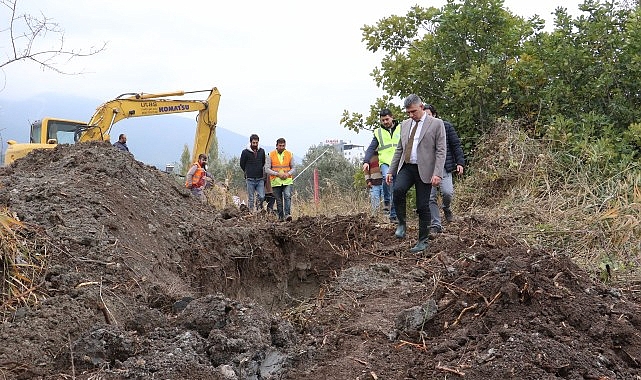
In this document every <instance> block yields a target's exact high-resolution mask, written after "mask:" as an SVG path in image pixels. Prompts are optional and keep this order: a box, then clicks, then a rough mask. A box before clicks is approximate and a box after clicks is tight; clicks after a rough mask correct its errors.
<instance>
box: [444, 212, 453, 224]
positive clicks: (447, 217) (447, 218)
mask: <svg viewBox="0 0 641 380" xmlns="http://www.w3.org/2000/svg"><path fill="white" fill-rule="evenodd" d="M443 214H445V221H446V222H448V223H452V221H453V220H454V215H452V210H450V209H449V208H444V209H443Z"/></svg>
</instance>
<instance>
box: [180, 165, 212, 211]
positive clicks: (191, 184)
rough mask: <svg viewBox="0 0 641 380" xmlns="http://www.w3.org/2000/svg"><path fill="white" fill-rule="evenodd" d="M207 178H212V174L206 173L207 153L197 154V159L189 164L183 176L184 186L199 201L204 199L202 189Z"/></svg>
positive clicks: (205, 184)
mask: <svg viewBox="0 0 641 380" xmlns="http://www.w3.org/2000/svg"><path fill="white" fill-rule="evenodd" d="M208 178H212V176H211V174H209V173H207V155H206V154H204V153H201V154H199V155H198V161H196V162H194V163H193V164H192V165H191V167H190V168H189V171H188V172H187V175H186V176H185V187H187V188H188V189H191V194H192V195H193V196H195V197H196V198H198V199H199V200H200V201H201V202H205V201H206V199H205V192H204V190H205V187H206V186H207V182H208Z"/></svg>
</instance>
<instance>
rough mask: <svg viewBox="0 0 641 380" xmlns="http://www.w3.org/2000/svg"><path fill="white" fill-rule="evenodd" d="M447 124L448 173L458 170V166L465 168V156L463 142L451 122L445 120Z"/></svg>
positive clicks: (446, 157) (446, 156) (446, 162)
mask: <svg viewBox="0 0 641 380" xmlns="http://www.w3.org/2000/svg"><path fill="white" fill-rule="evenodd" d="M443 124H445V134H446V136H447V137H446V140H447V142H446V145H447V154H446V155H445V171H446V172H448V173H451V172H453V171H454V170H456V165H461V166H465V156H464V155H463V148H462V147H461V140H460V139H459V137H458V134H456V130H455V129H454V126H453V125H452V124H450V122H448V121H445V120H443Z"/></svg>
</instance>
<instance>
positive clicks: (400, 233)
mask: <svg viewBox="0 0 641 380" xmlns="http://www.w3.org/2000/svg"><path fill="white" fill-rule="evenodd" d="M396 218H397V220H398V225H397V226H396V232H395V233H394V235H396V237H397V238H399V239H402V238H404V237H405V216H404V215H399V214H396Z"/></svg>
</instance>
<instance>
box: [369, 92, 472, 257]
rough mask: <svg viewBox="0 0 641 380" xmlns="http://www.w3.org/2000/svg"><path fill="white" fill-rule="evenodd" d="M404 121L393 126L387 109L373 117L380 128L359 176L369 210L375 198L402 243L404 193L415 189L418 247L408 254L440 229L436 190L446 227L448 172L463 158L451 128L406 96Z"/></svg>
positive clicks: (450, 187)
mask: <svg viewBox="0 0 641 380" xmlns="http://www.w3.org/2000/svg"><path fill="white" fill-rule="evenodd" d="M403 106H404V108H405V111H406V112H407V114H408V115H409V118H408V119H406V120H404V121H403V122H402V123H400V124H399V123H398V122H397V121H396V120H394V117H393V115H392V112H391V111H390V110H389V109H383V110H381V112H380V113H379V116H380V122H381V126H380V127H379V128H377V129H375V130H374V138H373V139H372V142H371V143H370V145H369V147H368V148H367V150H366V152H365V157H364V159H363V161H364V163H363V171H364V172H365V178H366V179H367V181H368V187H369V188H370V196H371V197H370V199H371V203H372V210H373V211H378V208H379V206H380V198H381V195H382V197H383V205H384V208H383V209H384V210H385V211H386V212H387V211H389V218H390V221H392V222H397V223H398V224H397V227H396V231H395V235H396V237H397V238H399V239H403V238H405V232H406V223H407V222H406V220H407V219H406V216H407V192H408V191H409V189H410V188H411V187H412V186H414V187H415V189H416V212H417V214H418V218H419V226H418V242H417V243H416V245H415V246H414V247H412V248H411V249H410V251H411V252H414V253H417V252H421V251H424V250H425V249H427V246H428V240H429V234H430V231H431V232H433V233H440V232H441V231H442V229H443V227H442V224H441V218H440V208H439V206H438V203H437V202H438V200H437V198H438V192H439V190H440V193H441V198H442V207H443V214H444V216H445V220H446V221H447V222H452V220H453V215H452V211H451V203H452V198H453V195H454V186H453V182H452V172H454V171H456V173H458V174H462V173H463V169H464V166H465V157H464V155H463V149H462V148H461V143H460V140H459V137H458V135H457V133H456V130H455V129H454V127H453V126H452V125H451V124H450V123H448V122H446V121H443V120H441V119H439V118H438V113H437V112H436V109H435V108H434V106H432V105H426V104H423V101H422V100H421V98H420V97H419V96H418V95H415V94H412V95H410V96H408V97H407V98H405V100H404V102H403Z"/></svg>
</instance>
